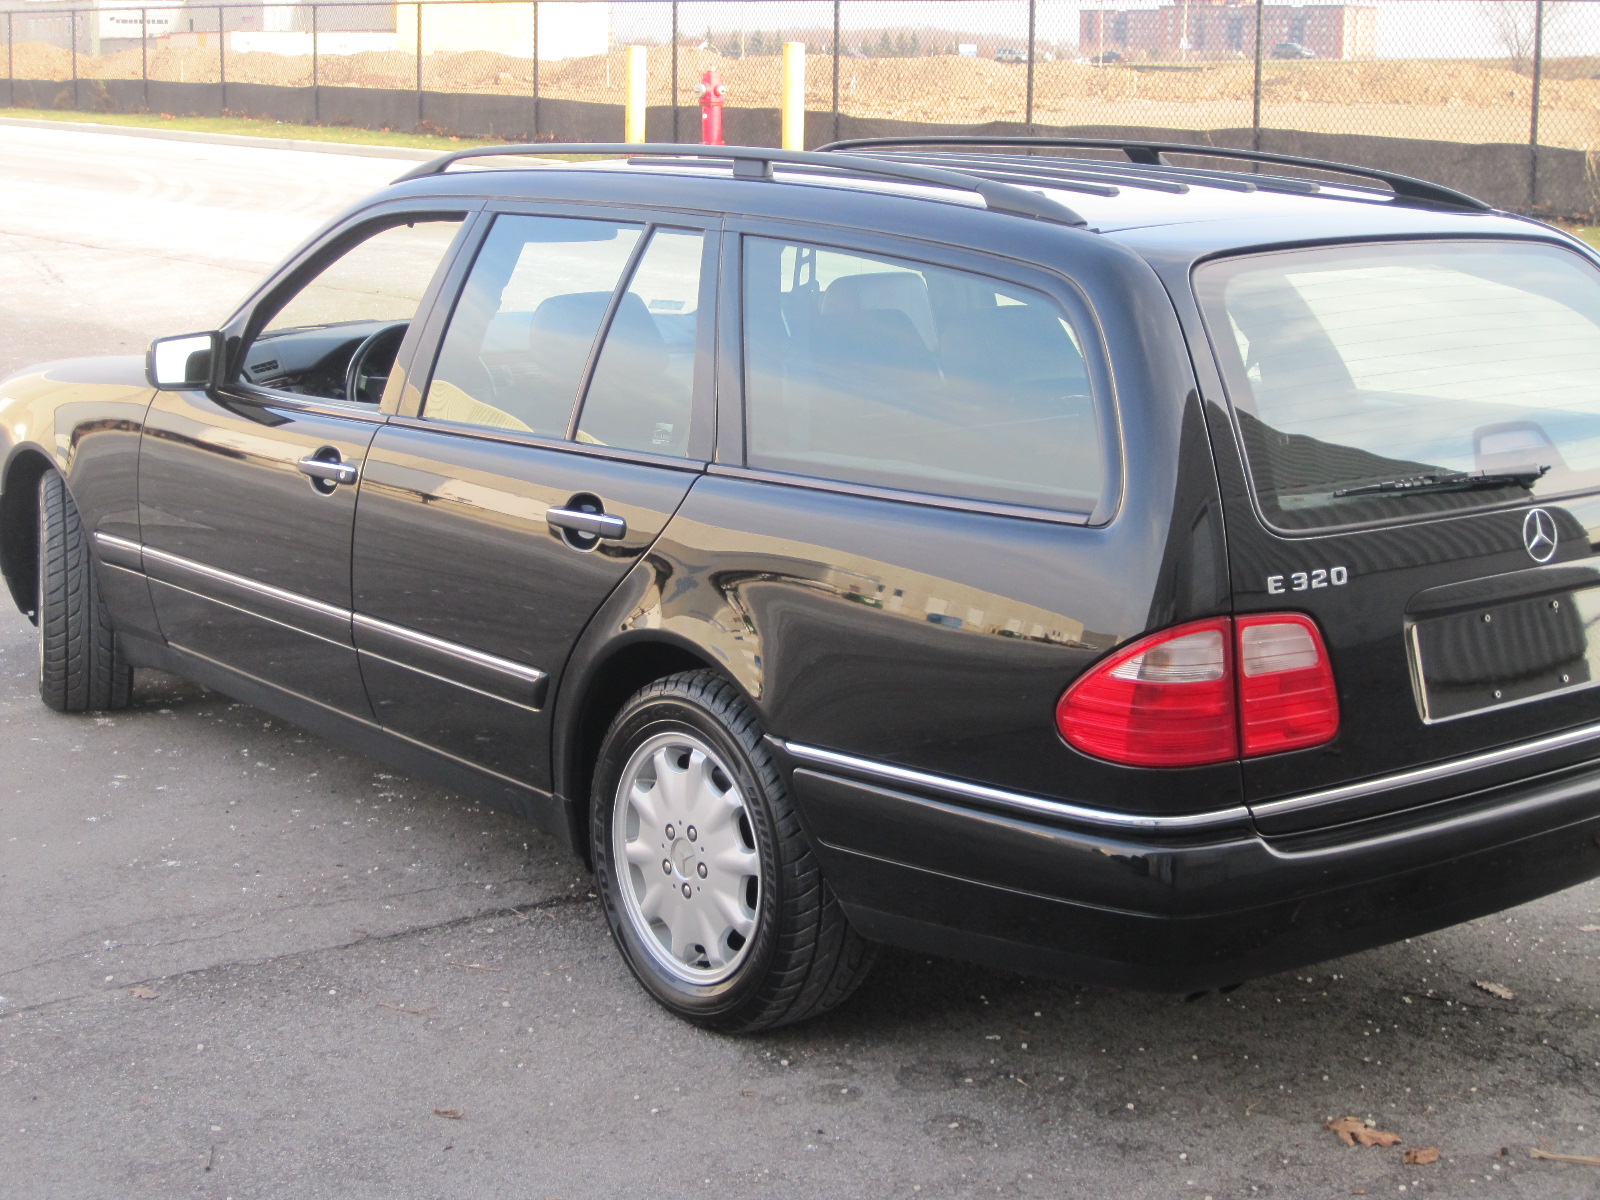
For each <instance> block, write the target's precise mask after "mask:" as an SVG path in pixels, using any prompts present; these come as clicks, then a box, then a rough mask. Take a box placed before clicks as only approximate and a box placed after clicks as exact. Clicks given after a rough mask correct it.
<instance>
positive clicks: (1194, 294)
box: [1188, 233, 1600, 539]
mask: <svg viewBox="0 0 1600 1200" xmlns="http://www.w3.org/2000/svg"><path fill="white" fill-rule="evenodd" d="M1450 243H1455V244H1461V245H1484V244H1491V245H1492V244H1499V245H1508V246H1544V247H1547V248H1549V249H1553V250H1562V251H1565V252H1566V253H1568V254H1570V255H1571V256H1572V257H1573V258H1575V259H1577V260H1579V261H1580V262H1582V263H1583V264H1584V265H1585V266H1587V267H1589V268H1590V269H1591V270H1600V256H1596V255H1593V254H1589V253H1585V252H1584V251H1583V250H1581V249H1578V248H1575V247H1572V246H1568V245H1564V244H1563V243H1561V242H1558V241H1555V240H1553V239H1550V238H1536V237H1527V238H1521V237H1506V236H1494V237H1485V236H1477V237H1474V236H1471V235H1463V234H1456V233H1451V234H1431V235H1425V236H1420V237H1385V238H1374V239H1366V238H1363V239H1353V240H1350V241H1340V242H1317V243H1315V244H1311V245H1298V246H1276V247H1273V248H1271V249H1268V250H1250V251H1246V252H1244V253H1237V254H1232V253H1230V254H1213V255H1208V256H1206V257H1205V258H1202V259H1199V260H1197V261H1196V262H1194V263H1193V264H1192V265H1191V266H1190V268H1189V272H1188V274H1189V294H1190V298H1191V299H1192V301H1193V303H1194V312H1195V315H1196V316H1197V317H1198V319H1199V323H1200V329H1201V331H1202V333H1203V335H1204V338H1205V348H1206V350H1207V351H1208V352H1209V354H1210V357H1211V366H1212V369H1213V370H1214V371H1215V374H1216V380H1217V382H1218V384H1219V386H1220V389H1221V393H1222V401H1223V403H1222V404H1221V406H1220V407H1221V408H1222V410H1223V412H1224V413H1225V414H1226V416H1227V430H1228V437H1229V438H1230V439H1231V441H1232V447H1233V453H1234V456H1235V458H1236V459H1237V461H1238V464H1239V468H1240V470H1241V471H1242V472H1243V474H1244V484H1245V487H1244V491H1245V494H1246V496H1247V497H1248V500H1249V504H1250V511H1251V512H1252V513H1253V514H1254V515H1255V517H1256V520H1258V521H1259V522H1261V525H1262V527H1263V528H1265V529H1266V530H1268V531H1269V532H1270V533H1272V534H1273V535H1274V536H1277V537H1282V538H1293V539H1305V538H1320V537H1337V536H1340V535H1343V534H1347V533H1360V532H1363V531H1365V530H1369V529H1387V528H1390V527H1392V526H1396V525H1421V524H1426V523H1432V522H1436V521H1452V520H1461V519H1466V518H1472V517H1477V516H1480V515H1482V514H1484V513H1495V512H1503V511H1506V510H1509V509H1518V508H1525V507H1527V505H1528V504H1529V500H1528V499H1527V498H1526V497H1522V498H1508V499H1505V500H1485V501H1484V502H1482V503H1480V504H1474V505H1471V506H1470V507H1463V508H1450V509H1444V510H1441V511H1434V512H1426V511H1424V512H1416V513H1411V514H1401V515H1399V516H1393V517H1377V518H1372V519H1368V520H1362V521H1331V522H1328V523H1326V524H1319V525H1305V526H1288V525H1280V524H1278V523H1277V522H1276V521H1274V520H1273V518H1272V517H1271V515H1269V514H1268V512H1267V509H1266V506H1265V505H1263V504H1262V503H1261V492H1260V489H1259V487H1258V486H1257V482H1256V471H1255V466H1254V464H1252V463H1251V461H1250V456H1249V454H1248V453H1247V452H1246V449H1245V444H1244V434H1243V431H1242V430H1241V429H1240V428H1239V415H1238V414H1239V411H1240V410H1239V408H1238V407H1237V406H1236V405H1235V403H1234V394H1233V384H1232V381H1231V374H1232V369H1231V367H1230V365H1229V364H1230V363H1231V362H1232V361H1233V360H1235V359H1238V354H1239V351H1238V347H1237V345H1236V344H1233V343H1231V341H1229V342H1223V341H1221V338H1220V335H1219V334H1218V333H1217V332H1216V331H1215V330H1214V329H1213V328H1212V326H1213V323H1214V322H1213V320H1212V312H1213V309H1214V307H1215V305H1216V304H1220V303H1221V297H1220V296H1212V295H1211V293H1210V291H1209V290H1208V288H1207V287H1204V286H1202V280H1201V276H1202V275H1203V274H1205V273H1207V269H1208V268H1211V267H1216V266H1224V267H1226V266H1231V265H1234V264H1239V263H1244V262H1251V261H1258V260H1265V259H1272V258H1281V257H1284V256H1286V255H1293V256H1300V255H1304V254H1307V253H1323V252H1328V251H1338V250H1354V251H1358V252H1361V251H1381V250H1382V249H1384V248H1385V247H1427V246H1438V245H1440V244H1450ZM1223 311H1224V312H1225V310H1223ZM1223 332H1224V333H1226V334H1227V335H1228V337H1229V338H1230V339H1231V337H1232V331H1231V330H1224V331H1223ZM1219 343H1220V344H1219ZM1229 355H1232V358H1231V359H1230V358H1229V357H1228V356H1229ZM1241 366H1242V362H1241ZM1215 436H1216V434H1215V431H1213V432H1212V437H1215ZM1597 492H1600V485H1597V486H1596V487H1592V488H1578V489H1574V490H1572V491H1566V492H1556V493H1551V494H1550V495H1548V496H1536V497H1534V498H1533V501H1532V503H1534V504H1535V505H1539V504H1557V503H1560V502H1561V501H1563V500H1571V499H1573V498H1576V497H1582V496H1591V495H1594V494H1596V493H1597Z"/></svg>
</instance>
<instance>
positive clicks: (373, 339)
mask: <svg viewBox="0 0 1600 1200" xmlns="http://www.w3.org/2000/svg"><path fill="white" fill-rule="evenodd" d="M410 327H411V322H410V321H396V322H394V323H393V324H391V325H385V326H384V327H383V328H382V329H380V330H378V331H377V332H376V333H371V334H368V335H367V337H366V338H364V339H363V340H362V342H361V344H360V345H359V346H357V347H356V351H355V353H354V354H352V355H351V356H350V362H349V365H348V366H346V367H345V369H344V398H345V399H346V400H355V401H357V402H359V403H361V404H376V403H378V401H380V400H382V399H383V389H384V387H385V386H386V385H387V384H388V382H389V369H390V368H391V367H392V366H394V358H395V355H396V354H398V353H399V352H400V342H401V341H402V339H404V338H405V336H406V330H407V329H409V328H410ZM369 359H370V360H372V362H373V363H374V364H381V365H379V366H378V369H377V370H370V369H368V365H367V364H368V360H369ZM380 372H381V373H380Z"/></svg>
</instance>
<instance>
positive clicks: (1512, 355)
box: [1196, 242, 1600, 529]
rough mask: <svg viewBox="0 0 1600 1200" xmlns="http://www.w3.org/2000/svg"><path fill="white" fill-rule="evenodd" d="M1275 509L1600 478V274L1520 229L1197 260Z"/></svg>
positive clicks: (1327, 507)
mask: <svg viewBox="0 0 1600 1200" xmlns="http://www.w3.org/2000/svg"><path fill="white" fill-rule="evenodd" d="M1196 287H1197V290H1198V292H1199V295H1200V299H1201V304H1202V307H1203V309H1204V311H1205V319H1206V325H1207V329H1208V332H1209V333H1210V336H1211V341H1212V345H1213V347H1214V348H1215V349H1216V352H1217V357H1218V360H1219V362H1220V364H1221V366H1222V370H1223V377H1224V380H1225V382H1226V384H1227V390H1228V399H1229V402H1230V403H1231V405H1232V408H1233V412H1234V419H1235V421H1236V423H1237V425H1238V428H1239V432H1240V439H1241V441H1242V442H1243V444H1244V447H1245V453H1246V456H1247V458H1248V459H1249V462H1250V472H1251V477H1252V480H1253V483H1254V487H1255V491H1256V496H1257V500H1258V502H1259V504H1260V506H1261V509H1262V512H1263V513H1264V514H1265V515H1266V517H1267V519H1268V520H1269V521H1271V522H1273V523H1274V524H1276V525H1279V526H1282V527H1285V528H1291V529H1294V528H1312V527H1320V526H1328V525H1340V524H1351V523H1359V522H1366V521H1372V520H1383V519H1393V518H1396V517H1407V516H1418V515H1424V514H1427V513H1430V512H1439V511H1447V510H1452V509H1461V508H1471V507H1477V506H1481V505H1484V504H1494V503H1503V502H1505V501H1507V500H1524V501H1525V500H1527V499H1528V498H1529V496H1530V495H1533V496H1550V495H1554V494H1559V493H1562V492H1571V491H1575V490H1589V489H1592V488H1596V487H1600V272H1597V271H1596V270H1595V268H1594V266H1593V265H1592V264H1590V263H1588V262H1586V261H1585V260H1584V259H1582V258H1580V257H1579V256H1578V255H1576V254H1573V253H1571V252H1568V251H1565V250H1561V249H1558V248H1556V247H1553V246H1540V245H1534V244H1530V243H1517V242H1429V243H1417V244H1413V245H1388V246H1381V247H1373V246H1343V247H1338V248H1335V249H1326V250H1312V251H1295V252H1287V253H1279V254H1270V255H1260V256H1254V257H1250V258H1241V259H1233V260H1227V261H1223V262H1219V263H1214V264H1211V265H1208V266H1205V267H1202V268H1201V269H1200V271H1199V272H1198V273H1197V275H1196Z"/></svg>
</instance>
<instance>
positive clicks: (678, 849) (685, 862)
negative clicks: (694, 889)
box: [671, 838, 696, 879]
mask: <svg viewBox="0 0 1600 1200" xmlns="http://www.w3.org/2000/svg"><path fill="white" fill-rule="evenodd" d="M671 853H672V862H673V865H674V866H676V867H677V870H678V875H679V877H680V878H683V879H692V878H694V864H695V858H696V851H695V848H694V843H693V842H691V841H690V840H689V839H688V838H679V839H678V840H677V841H675V842H673V843H672V852H671Z"/></svg>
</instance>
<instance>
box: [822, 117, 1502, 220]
mask: <svg viewBox="0 0 1600 1200" xmlns="http://www.w3.org/2000/svg"><path fill="white" fill-rule="evenodd" d="M898 146H1018V147H1039V148H1041V149H1063V150H1120V151H1122V153H1123V154H1125V155H1127V157H1128V161H1129V162H1131V163H1138V164H1141V165H1145V166H1157V167H1159V166H1163V165H1165V164H1164V163H1163V162H1162V157H1161V156H1162V155H1164V154H1198V155H1205V156H1207V157H1210V158H1238V159H1243V160H1245V161H1246V162H1259V163H1269V164H1272V165H1274V166H1283V167H1301V168H1305V169H1308V170H1316V171H1333V172H1337V173H1339V174H1342V175H1354V176H1356V177H1357V178H1361V179H1375V180H1377V181H1378V182H1379V183H1384V184H1387V185H1388V186H1389V187H1390V188H1391V189H1392V190H1393V191H1394V195H1395V199H1396V200H1399V201H1406V202H1410V203H1414V204H1429V205H1442V206H1444V207H1447V208H1464V209H1468V210H1469V211H1471V212H1493V211H1494V209H1493V207H1492V206H1491V205H1488V204H1485V203H1484V202H1483V201H1482V200H1479V199H1477V198H1476V197H1473V196H1469V195H1467V194H1466V193H1465V192H1458V191H1456V190H1455V189H1454V188H1448V187H1445V186H1444V185H1443V184H1439V183H1429V182H1427V181H1426V180H1423V179H1413V178H1412V177H1411V176H1409V175H1397V174H1395V173H1394V172H1393V171H1381V170H1378V169H1377V168H1375V167H1357V166H1353V165H1351V164H1350V163H1338V162H1330V161H1328V160H1326V159H1320V158H1300V157H1298V156H1296V155H1293V154H1272V153H1270V152H1268V151H1265V150H1236V149H1234V148H1233V147H1231V146H1201V145H1185V144H1184V143H1182V142H1137V141H1124V140H1122V139H1120V138H1070V137H1061V138H1058V137H973V136H964V135H956V134H934V135H930V136H928V137H885V138H850V139H846V140H843V141H837V142H829V143H828V144H827V145H826V146H819V147H818V148H817V153H829V154H837V153H840V152H844V151H850V150H889V149H893V148H895V147H898Z"/></svg>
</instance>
